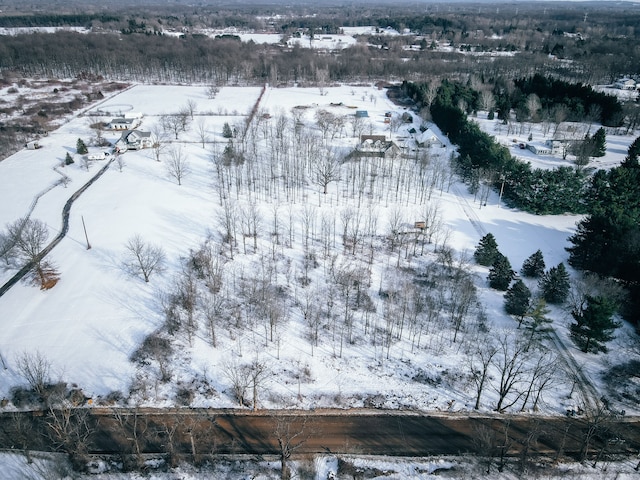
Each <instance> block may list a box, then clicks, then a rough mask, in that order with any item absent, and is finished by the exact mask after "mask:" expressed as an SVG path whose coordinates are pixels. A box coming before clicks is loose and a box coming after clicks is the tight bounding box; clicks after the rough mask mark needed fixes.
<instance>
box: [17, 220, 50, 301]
mask: <svg viewBox="0 0 640 480" xmlns="http://www.w3.org/2000/svg"><path fill="white" fill-rule="evenodd" d="M8 232H9V238H10V239H12V242H13V244H14V247H15V249H16V250H17V251H18V252H19V254H20V256H21V257H22V258H23V259H24V260H25V261H26V262H28V263H31V264H32V265H33V268H34V271H35V274H36V277H37V279H38V281H39V282H40V286H41V287H42V288H50V287H48V282H50V281H52V280H53V281H54V285H55V281H57V274H56V273H55V271H54V270H53V268H52V267H50V266H49V265H47V264H46V263H45V262H43V261H42V258H41V255H40V254H41V253H42V249H43V248H44V246H45V243H46V241H47V239H48V238H49V230H48V228H47V225H46V224H45V223H44V222H42V221H40V220H31V219H29V218H23V219H19V220H16V221H15V222H13V223H11V224H9V226H8ZM51 286H53V285H51Z"/></svg>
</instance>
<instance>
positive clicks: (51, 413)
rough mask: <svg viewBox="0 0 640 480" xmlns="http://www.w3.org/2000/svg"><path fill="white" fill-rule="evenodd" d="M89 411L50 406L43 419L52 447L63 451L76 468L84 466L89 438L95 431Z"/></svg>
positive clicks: (88, 447) (88, 448)
mask: <svg viewBox="0 0 640 480" xmlns="http://www.w3.org/2000/svg"><path fill="white" fill-rule="evenodd" d="M90 417H91V413H90V411H89V410H87V409H83V408H68V407H65V408H60V409H53V408H50V409H49V410H48V412H47V417H46V420H45V423H46V426H47V435H48V438H49V439H50V440H51V442H52V444H53V445H54V447H55V448H56V449H58V450H61V451H63V452H65V453H66V454H67V455H68V456H69V460H70V461H71V463H72V465H74V466H75V467H76V468H78V469H80V468H84V467H85V466H86V461H87V458H86V455H87V453H88V452H89V450H90V447H91V445H90V438H91V435H92V434H93V432H94V431H95V425H94V424H93V422H92V421H91V418H90Z"/></svg>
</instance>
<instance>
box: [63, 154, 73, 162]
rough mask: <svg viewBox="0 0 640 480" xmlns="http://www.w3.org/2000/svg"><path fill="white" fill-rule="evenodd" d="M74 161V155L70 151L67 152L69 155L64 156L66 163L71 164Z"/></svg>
mask: <svg viewBox="0 0 640 480" xmlns="http://www.w3.org/2000/svg"><path fill="white" fill-rule="evenodd" d="M72 163H73V157H72V156H71V154H70V153H69V152H67V155H66V156H65V157H64V164H65V165H71V164H72Z"/></svg>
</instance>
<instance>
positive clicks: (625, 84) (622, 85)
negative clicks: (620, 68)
mask: <svg viewBox="0 0 640 480" xmlns="http://www.w3.org/2000/svg"><path fill="white" fill-rule="evenodd" d="M613 86H614V87H616V88H618V89H620V90H635V89H636V82H635V80H632V79H630V78H621V79H620V80H617V81H616V82H615V83H614V84H613Z"/></svg>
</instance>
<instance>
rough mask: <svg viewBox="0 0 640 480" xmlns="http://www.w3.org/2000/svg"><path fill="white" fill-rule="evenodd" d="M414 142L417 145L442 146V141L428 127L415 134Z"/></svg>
mask: <svg viewBox="0 0 640 480" xmlns="http://www.w3.org/2000/svg"><path fill="white" fill-rule="evenodd" d="M416 143H417V144H418V146H419V147H443V146H444V142H443V141H442V140H441V139H440V137H439V136H438V135H437V134H436V133H435V132H434V131H433V130H431V129H430V128H427V129H426V130H425V131H424V132H420V133H418V134H417V135H416Z"/></svg>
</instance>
